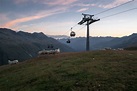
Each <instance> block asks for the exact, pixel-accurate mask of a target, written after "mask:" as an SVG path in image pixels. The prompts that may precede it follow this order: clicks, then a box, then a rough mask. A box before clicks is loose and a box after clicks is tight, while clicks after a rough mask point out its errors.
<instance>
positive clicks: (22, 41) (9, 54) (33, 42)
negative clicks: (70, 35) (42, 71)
mask: <svg viewBox="0 0 137 91" xmlns="http://www.w3.org/2000/svg"><path fill="white" fill-rule="evenodd" d="M48 45H53V46H54V48H60V50H61V52H71V51H74V50H73V49H72V48H70V47H68V46H67V45H64V44H62V43H60V42H58V41H57V40H55V39H53V38H51V37H48V36H46V35H45V34H44V33H42V32H40V33H36V32H35V33H27V32H23V31H18V32H16V31H13V30H11V29H7V28H0V65H3V64H7V63H8V62H7V61H8V59H10V60H14V59H18V60H19V61H24V60H26V59H30V58H32V57H36V56H37V55H38V54H37V53H38V51H40V50H43V49H46V48H47V46H48Z"/></svg>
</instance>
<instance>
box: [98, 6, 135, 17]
mask: <svg viewBox="0 0 137 91" xmlns="http://www.w3.org/2000/svg"><path fill="white" fill-rule="evenodd" d="M135 9H137V7H136V8H131V9H128V10H125V11H121V12H118V13H115V14H112V15H108V16H105V17H102V18H100V19H104V18H108V17H111V16H115V15H118V14H121V13H125V12H128V11H131V10H135Z"/></svg>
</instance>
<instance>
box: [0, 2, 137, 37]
mask: <svg viewBox="0 0 137 91" xmlns="http://www.w3.org/2000/svg"><path fill="white" fill-rule="evenodd" d="M129 1H131V2H130V3H127V4H124V3H126V2H129ZM121 4H124V5H122V6H120V7H117V6H118V5H121ZM113 7H117V8H114V9H111V8H113ZM132 8H136V9H134V10H131V11H129V12H125V13H121V14H118V15H115V16H111V17H106V16H109V15H113V14H116V13H119V12H122V11H126V10H129V9H132ZM108 9H111V10H109V11H107V12H104V13H101V14H97V13H100V12H102V11H104V10H108ZM82 13H86V14H91V15H94V17H93V18H94V19H100V21H98V22H95V23H93V24H91V25H90V36H113V37H122V36H127V35H130V34H132V33H137V0H0V28H10V29H13V30H15V31H24V32H30V33H33V32H43V33H44V34H46V35H68V36H69V33H70V29H71V27H72V31H74V32H76V36H77V37H79V36H81V37H84V36H86V26H85V25H78V24H77V23H78V22H79V21H80V20H81V19H82V18H83V16H82ZM104 17H106V18H104Z"/></svg>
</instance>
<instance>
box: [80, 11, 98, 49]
mask: <svg viewBox="0 0 137 91" xmlns="http://www.w3.org/2000/svg"><path fill="white" fill-rule="evenodd" d="M82 15H83V16H84V17H83V18H82V20H81V21H80V22H79V23H78V24H79V25H82V24H84V23H86V25H87V41H86V51H89V50H90V48H89V47H90V45H89V25H90V24H92V23H94V22H96V21H99V20H100V19H93V16H94V15H90V14H83V13H82Z"/></svg>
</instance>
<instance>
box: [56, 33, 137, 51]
mask: <svg viewBox="0 0 137 91" xmlns="http://www.w3.org/2000/svg"><path fill="white" fill-rule="evenodd" d="M58 41H60V42H61V43H64V44H66V45H68V46H70V47H71V48H73V49H75V50H76V51H85V50H86V38H85V37H76V38H71V39H70V41H71V43H66V41H67V39H59V40H58ZM128 47H137V33H133V34H132V35H129V36H124V37H90V50H102V49H104V48H112V49H117V48H128Z"/></svg>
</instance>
